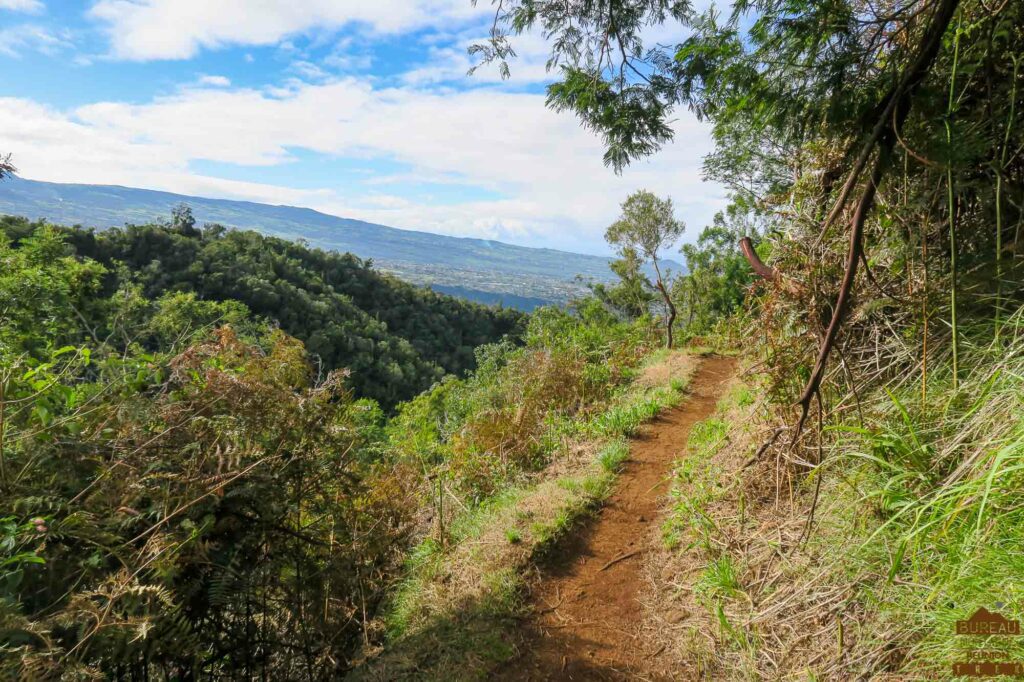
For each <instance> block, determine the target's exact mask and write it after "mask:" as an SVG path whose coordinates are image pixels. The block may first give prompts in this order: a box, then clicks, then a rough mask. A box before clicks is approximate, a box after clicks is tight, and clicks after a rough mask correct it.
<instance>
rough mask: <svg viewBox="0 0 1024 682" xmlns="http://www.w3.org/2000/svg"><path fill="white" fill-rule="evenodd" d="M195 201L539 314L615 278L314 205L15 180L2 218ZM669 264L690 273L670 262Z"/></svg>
mask: <svg viewBox="0 0 1024 682" xmlns="http://www.w3.org/2000/svg"><path fill="white" fill-rule="evenodd" d="M182 203H184V204H188V205H189V206H190V207H191V208H192V212H193V214H194V215H195V217H196V219H197V220H198V221H199V222H200V223H206V222H209V223H220V224H222V225H226V226H230V227H238V228H244V229H252V230H257V231H259V232H262V233H264V234H269V235H274V236H278V237H283V238H286V239H305V240H307V241H308V242H309V243H310V244H311V245H313V246H318V247H321V248H325V249H331V250H335V251H347V252H350V253H353V254H355V255H357V256H359V257H361V258H370V259H373V261H374V263H375V264H376V265H377V266H378V267H380V268H381V269H382V270H385V271H388V272H392V273H393V274H395V275H397V276H398V277H401V278H403V279H405V280H407V281H410V282H413V283H416V284H423V285H428V286H431V287H432V288H434V289H436V290H438V291H445V292H449V293H452V294H455V295H458V296H462V297H464V298H469V299H472V300H478V301H484V302H487V303H495V302H501V303H503V304H504V305H506V306H508V307H518V308H522V309H532V308H533V307H536V305H539V304H542V303H549V302H551V303H562V302H565V301H567V300H568V299H569V298H571V297H572V296H573V295H576V294H579V293H581V292H582V291H583V290H584V288H583V287H582V286H581V285H580V284H579V283H578V282H577V281H576V276H577V275H580V276H582V277H583V278H584V279H585V280H593V281H609V280H610V279H612V278H613V275H612V273H611V272H610V271H609V269H608V262H609V260H610V259H608V258H604V257H601V256H589V255H583V254H578V253H570V252H567V251H557V250H555V249H537V248H528V247H524V246H514V245H511V244H505V243H502V242H497V241H490V240H485V239H471V238H462V237H447V236H443V235H437V234H431V233H429V232H417V231H414V230H401V229H397V228H394V227H386V226H384V225H375V224H373V223H367V222H363V221H361V220H352V219H349V218H339V217H337V216H332V215H327V214H325V213H320V212H319V211H314V210H312V209H308V208H297V207H294V206H272V205H269V204H259V203H254V202H250V201H231V200H226V199H209V198H204V197H193V196H186V195H183V194H172V193H170V192H157V191H153V190H146V189H134V188H131V187H120V186H115V185H79V184H62V183H53V182H39V181H35V180H26V179H24V178H17V177H14V178H10V179H9V180H7V181H5V182H0V214H10V215H20V216H25V217H27V218H32V219H38V218H45V219H46V220H49V221H51V222H54V223H57V224H61V225H82V226H86V227H96V228H101V229H102V228H108V227H120V226H122V225H124V224H126V223H135V224H142V223H149V222H153V221H157V220H166V219H168V218H169V216H170V213H171V209H172V208H173V207H174V206H177V205H178V204H182ZM667 265H668V267H670V268H671V269H672V270H674V271H677V272H678V271H681V270H682V266H681V265H679V264H678V263H675V262H672V261H669V262H667Z"/></svg>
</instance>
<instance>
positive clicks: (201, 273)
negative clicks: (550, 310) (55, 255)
mask: <svg viewBox="0 0 1024 682" xmlns="http://www.w3.org/2000/svg"><path fill="white" fill-rule="evenodd" d="M0 225H2V227H3V229H4V231H5V232H6V234H7V235H8V238H10V239H11V240H12V244H13V245H14V246H15V247H17V246H18V245H19V244H20V243H21V242H22V240H24V239H26V238H30V237H32V236H33V235H35V236H36V237H38V238H43V236H42V235H43V234H44V233H47V234H52V236H51V237H47V238H48V239H54V240H60V241H61V242H62V243H63V244H64V245H66V250H68V252H69V254H70V255H74V256H77V257H79V258H80V259H84V261H87V262H93V263H95V264H97V265H99V266H102V268H103V275H102V276H101V277H99V282H100V284H99V285H98V289H97V291H96V292H95V295H97V296H99V297H101V298H102V299H110V300H111V301H115V302H116V303H113V304H112V305H116V306H131V309H130V310H129V311H126V312H125V314H131V315H135V317H134V318H132V317H128V318H126V319H122V320H120V321H119V324H121V325H122V326H123V327H124V328H125V330H124V331H123V333H124V334H126V335H128V338H131V339H132V340H138V341H140V342H141V343H142V344H143V347H147V348H150V349H153V348H154V347H155V346H154V344H156V343H157V341H156V340H155V339H153V338H147V337H145V336H144V334H145V325H146V317H147V315H148V314H149V313H148V312H147V307H146V306H147V305H151V304H150V303H147V302H153V303H156V304H159V303H160V302H161V301H165V300H171V299H177V300H182V296H183V295H191V296H194V297H195V299H197V304H198V302H210V303H212V302H225V303H226V304H229V305H233V306H235V308H238V304H242V306H243V307H244V309H246V310H247V311H248V312H249V313H251V314H252V315H253V316H255V317H256V318H259V319H264V320H267V321H269V322H271V323H274V324H278V325H280V327H281V329H282V330H283V331H285V332H287V333H288V334H290V335H292V336H294V337H296V338H298V339H300V340H302V341H303V342H304V343H305V345H306V348H307V350H308V352H309V353H310V354H312V355H313V356H314V357H316V358H317V359H318V362H320V363H322V369H323V371H324V372H329V371H332V370H334V369H341V368H344V369H347V370H348V371H349V372H350V373H351V374H350V379H349V382H350V386H351V387H352V388H353V389H354V390H355V392H356V395H358V396H360V397H368V398H373V399H375V400H377V401H379V402H380V403H381V404H382V405H385V406H387V407H391V406H393V405H394V404H395V403H397V402H398V401H401V400H407V399H409V398H411V397H413V396H415V395H416V394H417V393H419V392H420V391H422V390H424V389H425V388H428V387H429V386H430V385H431V384H432V383H433V382H434V381H437V380H438V379H440V378H441V377H442V376H444V374H446V373H454V374H463V373H465V372H466V371H468V370H470V369H472V368H473V366H474V363H475V361H474V356H473V350H474V348H476V347H477V346H479V345H481V344H484V343H490V342H494V341H497V340H499V339H501V338H503V337H505V336H506V335H510V336H512V337H514V336H516V335H517V334H518V332H519V331H520V330H521V321H522V314H520V313H518V312H516V311H515V310H509V309H501V308H487V307H484V306H481V305H477V304H473V303H469V302H467V301H464V300H461V299H456V298H453V297H450V296H444V295H441V294H436V293H433V292H431V291H430V290H428V289H423V288H420V287H415V286H412V285H410V284H406V283H404V282H402V281H400V280H397V279H395V278H393V277H389V276H386V275H382V274H380V273H379V272H377V271H375V270H374V269H373V268H372V267H371V266H370V265H369V264H368V263H366V262H364V261H362V260H360V259H359V258H356V257H354V256H352V255H351V254H337V253H332V252H326V251H322V250H320V249H312V248H309V247H308V246H304V245H302V244H297V243H294V242H289V241H286V240H283V239H277V238H274V237H266V236H263V235H260V234H258V233H256V232H243V231H236V230H227V229H224V228H222V227H218V226H216V225H214V226H207V227H205V228H203V229H199V228H197V227H196V225H195V222H194V220H193V219H192V217H191V213H190V211H188V210H187V209H181V210H180V211H179V212H178V213H177V214H176V216H175V218H174V219H173V221H172V222H170V223H168V224H164V225H133V226H129V227H126V228H123V229H113V230H104V231H101V232H97V231H93V230H83V229H78V228H63V227H53V228H51V227H47V226H46V225H45V224H43V223H29V222H28V221H26V220H23V219H17V218H4V219H2V222H0ZM54 248H58V249H59V248H60V247H54ZM91 312H95V314H96V316H95V317H90V313H91ZM79 313H80V314H81V319H80V320H79V322H80V326H81V329H80V331H88V332H89V334H90V335H92V336H93V337H95V338H103V339H106V338H109V335H110V334H112V333H113V331H114V330H113V329H111V327H110V325H111V321H110V319H109V317H107V316H108V315H109V311H108V310H103V309H101V308H100V306H98V305H96V304H90V305H88V306H85V307H84V308H83V310H81V311H76V319H77V314H79ZM211 321H213V318H211V319H210V320H207V322H211ZM137 334H140V335H142V336H139V337H136V335H137ZM64 341H65V342H67V343H75V342H76V341H77V339H75V338H72V337H69V338H67V339H65V340H64ZM164 341H166V339H164Z"/></svg>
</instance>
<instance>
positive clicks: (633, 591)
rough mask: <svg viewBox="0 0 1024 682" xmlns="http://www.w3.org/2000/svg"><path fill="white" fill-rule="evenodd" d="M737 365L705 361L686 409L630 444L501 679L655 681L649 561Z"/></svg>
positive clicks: (562, 557)
mask: <svg viewBox="0 0 1024 682" xmlns="http://www.w3.org/2000/svg"><path fill="white" fill-rule="evenodd" d="M735 364H736V361H735V359H734V358H727V357H719V356H707V357H705V358H704V359H703V360H702V362H701V364H700V366H699V367H698V369H697V371H696V372H695V374H694V376H693V378H692V379H691V381H690V383H689V388H688V395H687V397H686V398H685V399H684V400H683V402H682V403H681V404H680V405H679V406H677V407H675V408H673V409H671V410H667V411H665V412H664V413H662V414H661V415H660V416H659V417H658V418H657V419H655V420H654V421H652V422H651V423H650V424H649V425H648V426H647V427H646V428H645V429H643V430H642V431H641V433H640V434H639V435H638V436H636V437H635V438H633V439H632V440H631V441H630V457H629V459H628V460H627V461H626V463H625V465H624V467H623V469H622V471H621V473H620V474H619V477H618V480H617V481H616V483H615V488H614V492H613V493H612V495H611V496H610V497H609V499H608V501H607V502H606V503H605V505H604V506H603V507H602V508H601V510H600V511H599V512H598V513H597V514H596V515H595V517H594V518H593V519H591V520H590V521H589V522H587V523H586V524H584V525H583V526H582V527H581V528H580V529H579V530H578V531H577V532H575V533H573V534H572V535H571V536H569V537H567V538H566V539H565V540H564V541H563V542H562V543H561V545H560V546H558V547H556V548H555V549H554V551H553V552H552V555H551V558H550V559H549V560H548V561H547V562H546V564H545V566H544V567H543V569H542V571H541V578H540V582H539V583H538V584H537V586H536V587H535V588H534V589H533V591H532V594H531V606H532V608H531V609H530V615H529V616H528V617H527V618H526V619H525V620H524V622H523V625H522V630H521V633H520V635H521V638H522V641H521V643H520V648H519V651H520V653H519V655H518V656H517V657H516V658H514V659H513V660H512V661H511V662H510V663H508V664H507V665H506V666H505V667H504V668H503V670H502V671H501V673H500V674H499V676H498V678H497V679H501V680H531V681H535V680H625V679H656V678H652V677H651V676H650V675H649V674H645V672H644V671H645V668H646V667H647V666H646V665H645V660H646V659H647V658H649V657H653V656H656V655H657V653H658V652H655V651H648V650H646V647H645V646H644V642H643V640H642V638H641V637H640V636H639V628H640V624H641V622H640V618H641V608H640V604H639V602H638V601H637V597H638V594H639V591H640V580H641V568H642V566H643V560H644V556H645V554H646V553H647V552H649V551H651V550H652V549H654V548H655V547H656V546H657V545H656V543H658V542H659V541H660V540H659V538H660V535H659V532H658V531H659V527H660V516H661V509H662V506H663V505H664V504H665V499H664V496H665V494H666V492H667V491H668V489H669V482H670V476H671V472H672V468H673V464H674V463H675V462H676V460H677V459H679V457H680V456H681V455H682V454H683V452H684V451H685V448H686V442H687V440H688V438H689V435H690V429H691V428H692V427H693V425H694V424H696V423H697V422H699V421H701V420H703V419H706V418H707V417H709V416H711V414H712V413H713V412H714V410H715V406H716V404H717V402H718V399H719V398H720V397H721V395H722V393H723V391H724V388H725V385H726V383H727V382H728V380H729V379H730V378H731V377H732V376H733V373H734V370H735Z"/></svg>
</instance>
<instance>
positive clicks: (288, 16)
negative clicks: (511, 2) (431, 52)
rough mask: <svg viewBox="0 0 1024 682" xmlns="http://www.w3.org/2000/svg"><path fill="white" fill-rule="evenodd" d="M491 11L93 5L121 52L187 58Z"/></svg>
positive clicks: (457, 2) (320, 0) (449, 0)
mask: <svg viewBox="0 0 1024 682" xmlns="http://www.w3.org/2000/svg"><path fill="white" fill-rule="evenodd" d="M5 1H6V2H10V1H12V0H0V2H5ZM14 1H16V2H24V1H25V0H14ZM489 11H490V8H489V4H488V3H486V2H481V3H480V7H478V8H474V7H473V6H472V4H471V3H470V2H469V0H302V1H301V2H296V1H295V0H261V1H260V2H253V1H252V0H216V1H215V2H211V1H210V0H99V2H97V3H96V4H95V5H94V6H93V8H92V10H91V12H90V13H91V15H92V16H93V17H95V18H96V19H98V20H100V21H101V22H103V23H104V24H106V26H107V29H108V34H109V37H110V41H111V46H112V50H113V55H114V56H115V57H119V58H123V59H132V60H148V59H185V58H188V57H192V56H194V55H195V54H196V53H198V52H199V51H200V50H201V49H214V48H219V47H223V46H225V45H273V44H277V43H278V42H280V41H281V40H282V39H284V38H285V37H286V36H289V35H293V34H297V33H303V32H308V31H313V30H321V31H322V30H330V29H337V28H341V27H343V26H346V25H351V24H362V25H365V26H366V27H368V28H369V29H370V30H371V31H372V32H374V33H382V34H394V33H402V32H406V31H410V30H415V29H417V28H424V27H430V26H445V25H452V24H453V23H457V22H460V21H466V20H470V19H473V18H478V17H482V16H485V15H486V14H487V13H488V12H489Z"/></svg>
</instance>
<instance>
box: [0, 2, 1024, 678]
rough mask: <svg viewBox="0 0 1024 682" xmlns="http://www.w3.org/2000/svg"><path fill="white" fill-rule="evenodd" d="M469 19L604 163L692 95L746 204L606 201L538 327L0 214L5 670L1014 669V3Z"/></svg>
mask: <svg viewBox="0 0 1024 682" xmlns="http://www.w3.org/2000/svg"><path fill="white" fill-rule="evenodd" d="M492 9H493V10H494V12H495V15H494V17H493V24H492V30H491V33H490V34H489V39H488V40H487V41H486V42H485V43H483V44H480V45H477V46H474V48H473V49H472V54H473V55H475V56H476V57H477V58H478V59H481V60H482V61H484V62H487V61H494V62H499V63H501V66H502V67H505V68H507V69H515V68H516V62H515V61H514V57H515V50H514V49H513V43H512V42H511V41H512V40H513V39H514V38H515V37H516V35H517V34H521V33H527V32H530V31H537V32H539V33H540V34H542V37H543V38H544V39H545V40H547V41H549V42H550V46H551V55H550V57H551V63H552V64H558V65H559V66H560V68H559V69H558V70H557V71H555V72H554V73H553V78H554V82H553V83H552V84H551V85H550V87H549V88H548V105H549V106H551V107H552V108H554V109H556V110H559V111H564V112H566V113H571V114H573V115H575V116H577V117H578V118H579V120H580V122H581V124H582V125H584V126H585V127H587V128H588V129H590V130H592V131H594V132H595V133H596V134H597V135H599V136H600V137H601V139H602V142H603V143H604V145H605V149H606V153H605V161H606V163H607V164H608V165H609V166H610V167H611V169H612V170H613V171H624V170H625V169H626V167H627V166H628V165H629V164H630V163H632V162H634V161H637V160H639V159H643V158H645V157H647V156H649V155H651V154H654V153H657V152H658V151H659V149H660V148H661V147H662V146H663V145H665V144H667V143H668V141H669V140H670V139H671V138H672V136H673V131H674V128H673V125H672V124H673V120H674V119H673V117H674V116H676V115H677V114H678V112H679V108H680V107H684V106H685V107H688V108H689V109H690V110H691V111H693V112H694V113H695V114H696V115H698V116H699V117H700V118H701V119H703V120H705V121H707V122H708V124H709V126H710V127H711V130H712V131H713V135H714V138H715V142H716V147H715V150H714V152H713V153H712V154H711V155H710V156H709V157H708V158H707V159H706V160H705V172H706V174H707V175H708V177H710V178H713V179H715V180H717V181H719V182H721V183H722V184H724V185H725V186H726V187H728V188H729V191H730V193H731V201H730V205H729V207H728V208H727V209H726V210H724V211H722V212H721V213H720V214H719V215H718V216H716V217H715V219H714V220H713V221H712V223H711V224H710V225H706V226H696V227H697V229H698V230H700V231H699V232H698V234H697V238H696V240H695V241H693V242H691V243H687V244H684V245H682V246H680V245H679V241H680V235H681V233H682V231H683V223H684V221H685V219H686V216H681V215H678V214H677V206H676V204H675V203H673V201H672V198H671V197H665V196H659V195H658V194H656V193H654V192H651V191H647V190H640V191H637V192H635V193H633V194H631V195H629V196H624V197H622V204H621V211H620V214H619V215H617V216H615V215H609V216H608V217H607V225H608V227H607V230H606V233H605V238H606V239H607V241H608V244H609V246H611V247H612V248H614V249H615V250H616V251H617V253H618V257H617V258H616V259H615V260H614V261H613V262H612V263H611V268H612V271H613V273H614V275H615V277H614V278H612V279H611V280H610V281H608V282H598V283H593V284H592V286H591V289H590V295H588V296H583V297H580V298H578V299H577V300H575V301H573V302H572V304H571V305H569V306H566V307H541V308H539V309H537V310H536V311H534V312H533V313H531V314H529V315H526V316H521V315H519V314H518V313H510V312H508V311H503V310H496V309H486V308H480V307H475V306H471V305H468V304H465V303H461V302H458V301H455V300H453V299H450V298H446V297H443V296H440V295H438V294H434V293H431V292H427V291H424V290H419V289H415V288H412V287H409V286H407V285H403V284H400V283H398V282H396V281H394V280H392V279H390V278H388V277H386V276H382V275H380V274H378V273H376V272H374V270H373V269H372V268H371V267H369V266H368V265H367V264H366V263H363V262H361V261H359V260H358V259H355V258H353V257H351V256H342V255H337V254H330V253H325V252H322V251H317V250H311V249H309V248H307V247H306V246H304V245H302V244H294V243H290V242H285V241H281V240H278V239H275V238H268V237H263V236H260V235H257V234H255V233H251V232H235V231H224V230H222V229H220V228H217V227H216V226H211V227H207V228H204V229H197V227H196V225H195V224H194V221H193V220H192V218H191V217H190V215H189V213H188V212H187V211H184V210H182V211H179V212H177V213H176V214H175V215H174V217H173V220H172V221H171V222H170V223H169V224H167V225H149V226H137V227H127V228H124V229H116V230H111V231H104V232H91V231H87V230H79V229H64V228H54V227H52V226H48V225H45V224H33V223H28V222H26V221H24V220H19V219H7V220H6V221H5V222H4V223H3V226H4V230H3V232H2V233H0V266H2V267H0V316H2V319H0V322H2V325H0V551H2V554H0V676H4V677H11V678H28V679H55V678H61V677H63V678H67V679H102V678H113V679H132V680H136V679H162V680H181V679H204V678H205V679H245V680H256V679H287V680H291V679H295V680H326V679H338V678H340V677H342V676H345V677H347V678H349V679H355V680H387V681H391V680H424V679H425V680H463V679H466V680H472V679H502V680H526V679H566V678H567V677H570V676H571V677H573V678H574V679H610V680H632V679H708V680H751V679H764V680H780V679H807V680H849V679H879V680H917V679H963V678H964V677H968V676H970V677H973V676H982V675H985V676H993V677H994V676H997V675H999V674H1002V673H1006V674H1007V675H1019V673H1020V671H1021V670H1022V669H1024V639H1022V638H1021V637H1019V636H1017V635H1018V634H1019V623H1020V621H1021V620H1024V601H1022V595H1024V585H1022V577H1021V576H1022V575H1024V558H1022V557H1024V554H1022V552H1021V547H1022V546H1024V492H1022V491H1024V285H1022V282H1024V155H1022V151H1024V116H1022V113H1024V71H1022V68H1021V67H1022V65H1024V3H1021V2H1012V1H1006V2H995V3H989V2H987V1H985V0H910V1H909V2H895V3H883V4H878V3H866V2H859V1H856V0H837V1H830V2H827V3H822V2H812V1H802V0H796V1H794V0H785V1H782V0H754V1H752V2H740V3H736V4H734V5H733V6H732V7H731V11H730V13H729V14H727V15H726V14H720V13H719V12H718V11H715V10H708V11H700V10H699V9H697V8H695V7H693V6H692V5H691V4H690V3H688V2H675V1H673V0H642V1H641V0H636V1H634V0H601V1H599V2H581V3H566V2H563V1H562V0H504V2H497V3H494V4H493V5H492ZM652 29H653V30H655V31H656V32H657V35H658V36H659V42H657V43H656V44H651V43H645V42H644V41H645V40H646V39H647V38H648V36H650V35H651V31H652ZM662 31H663V32H662ZM673 31H677V34H676V38H675V39H674V40H673V39H672V37H671V36H672V35H673ZM531 35H532V36H533V37H537V34H531ZM506 62H508V63H506ZM506 73H507V72H506ZM553 162H555V161H553ZM9 170H11V169H10V168H9V167H7V166H4V165H0V175H3V174H4V173H5V172H7V171H9ZM0 179H2V178H0ZM691 227H693V226H691ZM677 249H678V251H677ZM677 252H681V253H682V254H683V257H684V258H685V260H686V262H687V266H688V267H687V271H686V272H685V273H678V272H677V273H670V272H669V271H668V269H663V268H662V267H661V265H663V264H664V263H665V259H666V258H667V257H668V256H674V255H675V254H676V253H677ZM673 346H674V348H673ZM563 588H565V589H563ZM1011 635H1012V636H1011Z"/></svg>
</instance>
